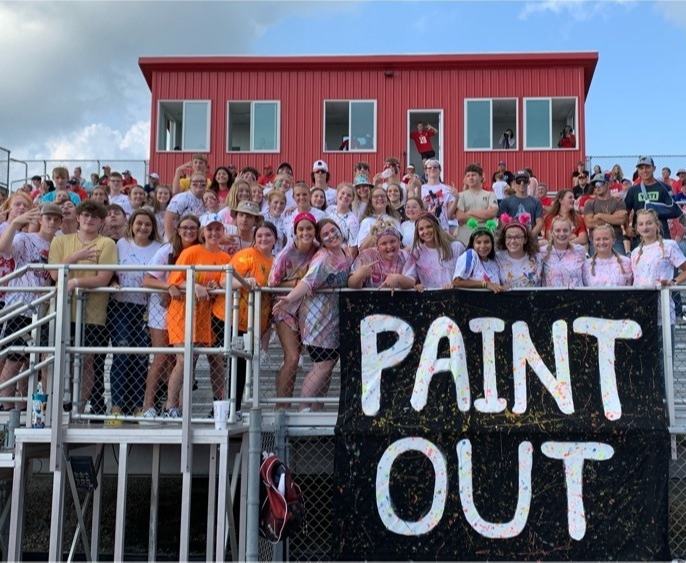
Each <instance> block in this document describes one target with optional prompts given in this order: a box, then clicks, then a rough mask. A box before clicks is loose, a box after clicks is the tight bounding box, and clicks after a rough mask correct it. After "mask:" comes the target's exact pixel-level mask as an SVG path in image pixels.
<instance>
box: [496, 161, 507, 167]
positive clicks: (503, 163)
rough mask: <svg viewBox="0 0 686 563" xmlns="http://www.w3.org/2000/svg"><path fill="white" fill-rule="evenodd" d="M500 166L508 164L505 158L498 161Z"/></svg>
mask: <svg viewBox="0 0 686 563" xmlns="http://www.w3.org/2000/svg"><path fill="white" fill-rule="evenodd" d="M498 166H507V163H506V162H505V161H504V160H501V161H500V162H499V163H498Z"/></svg>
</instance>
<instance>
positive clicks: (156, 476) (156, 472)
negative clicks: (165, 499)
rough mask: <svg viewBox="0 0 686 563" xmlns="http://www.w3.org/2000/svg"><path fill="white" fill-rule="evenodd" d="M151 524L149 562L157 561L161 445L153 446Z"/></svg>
mask: <svg viewBox="0 0 686 563" xmlns="http://www.w3.org/2000/svg"><path fill="white" fill-rule="evenodd" d="M150 480H151V483H150V524H149V526H148V561H149V562H151V563H152V562H154V561H157V521H158V515H159V500H160V445H159V444H153V446H152V468H151V476H150Z"/></svg>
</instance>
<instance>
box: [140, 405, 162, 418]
mask: <svg viewBox="0 0 686 563" xmlns="http://www.w3.org/2000/svg"><path fill="white" fill-rule="evenodd" d="M159 414H160V413H158V412H157V409H156V408H155V407H150V408H149V409H148V410H147V411H145V412H144V413H143V418H157V417H158V416H159Z"/></svg>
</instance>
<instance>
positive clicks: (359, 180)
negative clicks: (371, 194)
mask: <svg viewBox="0 0 686 563" xmlns="http://www.w3.org/2000/svg"><path fill="white" fill-rule="evenodd" d="M354 185H355V187H357V186H373V185H374V184H373V183H372V182H370V181H369V176H367V175H365V174H358V175H357V176H355V181H354Z"/></svg>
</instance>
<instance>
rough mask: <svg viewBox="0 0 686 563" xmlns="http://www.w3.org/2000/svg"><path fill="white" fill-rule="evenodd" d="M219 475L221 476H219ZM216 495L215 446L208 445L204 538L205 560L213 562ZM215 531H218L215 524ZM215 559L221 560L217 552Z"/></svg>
mask: <svg viewBox="0 0 686 563" xmlns="http://www.w3.org/2000/svg"><path fill="white" fill-rule="evenodd" d="M220 475H221V474H220ZM216 495H217V444H211V445H210V458H209V461H208V465H207V534H206V538H205V559H206V560H207V561H214V529H215V515H216V512H215V508H216V506H217V502H216ZM217 530H219V527H218V523H217ZM217 559H218V560H221V559H222V557H221V556H220V554H219V552H218V551H217Z"/></svg>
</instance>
